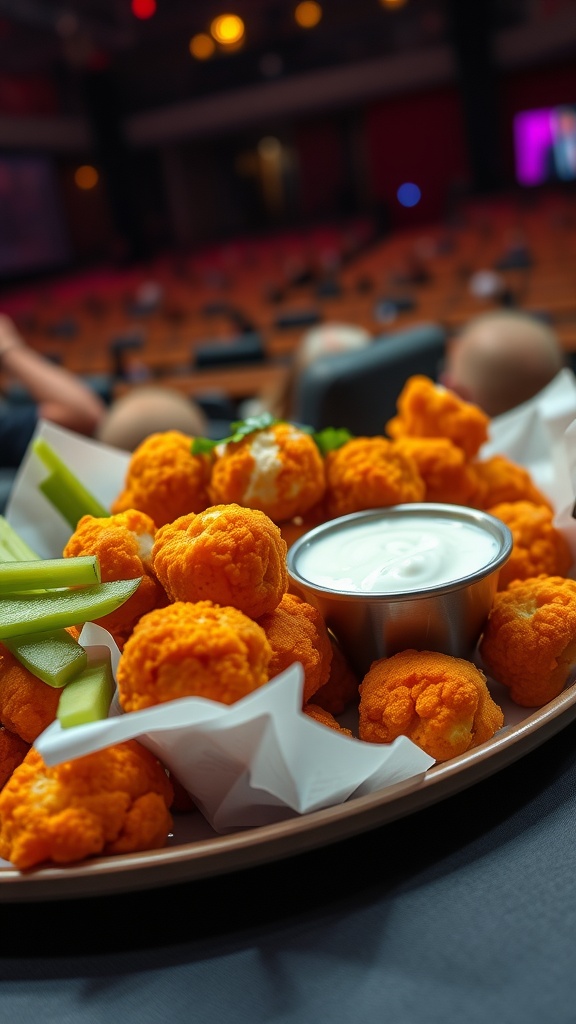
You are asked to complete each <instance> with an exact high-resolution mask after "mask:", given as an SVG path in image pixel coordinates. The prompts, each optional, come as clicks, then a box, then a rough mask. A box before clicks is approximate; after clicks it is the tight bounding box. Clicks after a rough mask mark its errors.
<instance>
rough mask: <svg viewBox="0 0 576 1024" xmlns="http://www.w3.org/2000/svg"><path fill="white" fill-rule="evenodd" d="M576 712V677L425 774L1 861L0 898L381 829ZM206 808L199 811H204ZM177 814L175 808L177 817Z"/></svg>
mask: <svg viewBox="0 0 576 1024" xmlns="http://www.w3.org/2000/svg"><path fill="white" fill-rule="evenodd" d="M575 718H576V682H574V683H572V684H570V685H569V686H567V687H566V688H565V689H564V690H563V691H562V692H561V693H560V694H559V695H558V696H557V697H555V698H554V699H553V700H552V701H550V702H549V703H548V704H546V705H544V706H542V707H541V708H537V709H534V710H533V711H532V713H531V714H528V715H527V717H526V718H524V719H522V720H521V721H520V722H518V723H517V724H515V725H510V726H504V727H503V728H502V729H500V730H499V731H498V732H497V733H496V735H495V736H493V737H492V739H490V740H487V741H486V742H485V743H483V744H480V746H478V747H474V748H473V749H472V750H470V751H467V752H465V753H464V754H460V755H459V756H457V757H454V758H451V759H450V760H448V761H444V762H440V763H437V764H435V765H433V766H432V767H431V768H429V769H428V770H427V771H426V772H424V773H423V774H420V775H418V776H416V777H413V778H411V779H407V780H405V781H404V782H399V783H395V784H393V785H391V786H386V787H384V788H383V789H380V790H376V791H375V792H374V793H369V794H366V795H364V796H357V797H354V796H352V797H351V798H350V799H349V800H347V801H345V802H344V803H340V804H335V805H333V806H331V807H326V808H323V809H321V810H317V811H311V812H309V813H307V814H303V815H295V816H294V817H290V818H287V819H285V820H283V821H279V822H275V823H272V824H269V825H261V826H257V827H253V828H247V829H242V830H239V831H234V832H230V833H225V834H222V835H218V834H217V835H215V836H210V837H208V838H202V839H195V840H192V841H191V842H184V843H177V844H175V845H173V846H166V847H163V848H162V849H160V850H153V851H143V852H140V853H133V854H120V855H114V856H108V857H95V858H91V859H89V860H86V861H82V863H80V864H77V865H72V866H69V867H62V868H59V867H49V866H46V867H38V868H35V869H32V870H30V871H26V872H23V871H19V870H18V869H17V868H15V867H12V866H7V867H0V904H2V903H14V902H36V901H38V902H41V901H49V900H60V899H75V898H83V897H96V896H104V895H115V894H120V893H122V894H124V893H128V892H135V891H142V890H144V889H154V888H163V887H167V886H170V885H176V884H180V883H183V882H191V881H196V880H198V879H202V878H208V877H214V876H217V875H222V874H227V873H233V872H235V871H241V870H244V869H247V868H251V867H256V866H258V865H260V864H262V863H272V862H274V861H279V860H282V859H284V858H285V857H289V856H293V855H296V854H299V853H305V852H308V851H310V850H312V849H316V848H318V847H320V846H326V845H329V844H332V843H336V842H339V841H340V840H343V839H347V838H350V837H352V836H354V835H359V834H361V833H363V832H367V831H370V830H372V829H375V828H379V827H381V826H382V825H386V824H388V823H390V822H392V821H395V820H398V819H399V818H402V817H407V816H408V815H410V814H413V813H415V812H417V811H419V810H422V809H424V808H425V807H428V806H431V805H433V804H434V803H438V802H439V801H441V800H444V799H447V798H448V797H450V796H452V795H454V794H456V793H458V792H460V791H461V790H463V789H466V788H468V787H470V786H472V785H474V784H475V783H477V782H480V781H482V780H483V779H485V778H488V777H489V776H490V775H493V774H495V773H496V772H498V771H500V770H502V769H503V768H505V767H507V766H508V765H509V764H512V763H513V762H514V761H516V760H518V759H519V758H521V757H523V756H524V755H526V754H528V753H530V752H531V751H532V750H534V749H535V748H536V747H538V746H540V745H541V744H542V743H544V742H546V740H548V739H550V738H551V737H552V736H554V735H555V734H556V733H558V732H559V731H560V730H561V729H563V728H565V727H566V726H568V725H569V724H570V722H571V721H573V720H574V719H575ZM198 813H200V812H198ZM177 817H178V815H177V814H176V815H175V819H176V820H177Z"/></svg>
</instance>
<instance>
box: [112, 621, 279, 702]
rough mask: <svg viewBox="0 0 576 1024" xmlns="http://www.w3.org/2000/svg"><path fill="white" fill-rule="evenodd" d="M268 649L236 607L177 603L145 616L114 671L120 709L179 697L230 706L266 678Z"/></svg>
mask: <svg viewBox="0 0 576 1024" xmlns="http://www.w3.org/2000/svg"><path fill="white" fill-rule="evenodd" d="M271 657H272V648H271V647H270V644H269V642H268V640H267V638H266V634H265V632H264V630H263V629H262V627H261V626H259V625H258V623H257V622H255V621H254V620H253V619H250V618H249V617H248V616H247V615H244V613H243V612H241V611H239V610H238V609H237V608H229V607H221V606H220V605H215V604H213V603H212V601H198V602H196V603H192V602H185V601H176V602H175V603H174V604H171V605H167V606H166V607H165V608H157V609H156V610H155V611H153V612H149V613H148V615H144V616H143V618H142V619H140V622H139V623H138V625H137V626H136V628H135V630H134V632H133V633H132V636H131V637H130V638H129V640H127V642H126V645H125V647H124V650H123V652H122V655H121V658H120V661H119V664H118V671H117V680H118V697H119V700H120V705H121V707H122V708H123V710H124V711H140V710H141V709H142V708H149V707H152V706H153V705H155V704H163V703H165V702H166V701H169V700H176V699H177V698H179V697H205V698H206V699H208V700H215V701H220V702H221V703H222V704H233V703H234V702H235V701H237V700H239V699H240V697H245V696H246V694H248V693H251V692H252V691H253V690H256V689H257V688H258V687H259V686H262V685H263V684H264V683H266V682H268V679H269V672H268V666H269V664H270V660H271Z"/></svg>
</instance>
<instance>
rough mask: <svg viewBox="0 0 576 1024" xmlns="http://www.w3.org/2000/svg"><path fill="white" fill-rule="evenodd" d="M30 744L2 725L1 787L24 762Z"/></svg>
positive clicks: (0, 734) (0, 737) (0, 726)
mask: <svg viewBox="0 0 576 1024" xmlns="http://www.w3.org/2000/svg"><path fill="white" fill-rule="evenodd" d="M29 750H30V744H29V743H26V741H25V740H23V739H22V737H21V736H17V735H16V733H15V732H10V730H9V729H6V728H5V727H4V726H3V725H0V789H2V787H3V786H5V785H6V783H7V782H8V779H9V778H10V776H11V775H12V772H13V771H14V770H15V769H16V768H17V767H18V765H19V764H22V761H23V760H24V758H25V757H26V754H27V753H28V751H29Z"/></svg>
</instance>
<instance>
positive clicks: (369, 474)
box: [325, 437, 426, 518]
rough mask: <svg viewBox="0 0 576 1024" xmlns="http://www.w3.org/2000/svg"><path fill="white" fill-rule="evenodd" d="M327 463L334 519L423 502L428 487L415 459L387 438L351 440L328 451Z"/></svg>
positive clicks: (329, 506)
mask: <svg viewBox="0 0 576 1024" xmlns="http://www.w3.org/2000/svg"><path fill="white" fill-rule="evenodd" d="M325 462H326V506H327V511H328V514H329V516H330V517H331V518H336V517H337V516H344V515H348V513H350V512H360V511H362V510H363V509H368V508H381V507H385V506H389V505H398V504H402V503H403V502H413V501H423V500H424V496H425V494H426V485H425V484H424V481H423V479H422V477H421V476H420V473H419V471H418V466H417V465H416V463H415V461H414V459H412V458H411V457H410V456H409V455H406V454H405V453H404V452H402V451H400V449H399V448H398V447H397V446H396V445H395V444H393V442H392V441H389V440H388V439H387V438H385V437H355V438H352V440H350V441H346V443H345V444H343V445H342V447H341V448H337V449H335V450H333V451H330V452H328V454H327V455H326V459H325Z"/></svg>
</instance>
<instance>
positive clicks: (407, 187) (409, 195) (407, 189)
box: [396, 181, 422, 206]
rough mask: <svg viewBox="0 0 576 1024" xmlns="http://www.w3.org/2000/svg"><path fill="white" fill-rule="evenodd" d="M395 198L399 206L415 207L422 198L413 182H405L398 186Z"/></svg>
mask: <svg viewBox="0 0 576 1024" xmlns="http://www.w3.org/2000/svg"><path fill="white" fill-rule="evenodd" d="M396 198H397V200H398V202H399V203H400V205H401V206H417V204H418V203H419V202H420V200H421V198H422V193H421V191H420V189H419V188H418V185H415V184H414V182H413V181H405V182H404V184H403V185H400V188H399V189H398V191H397V193H396Z"/></svg>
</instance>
